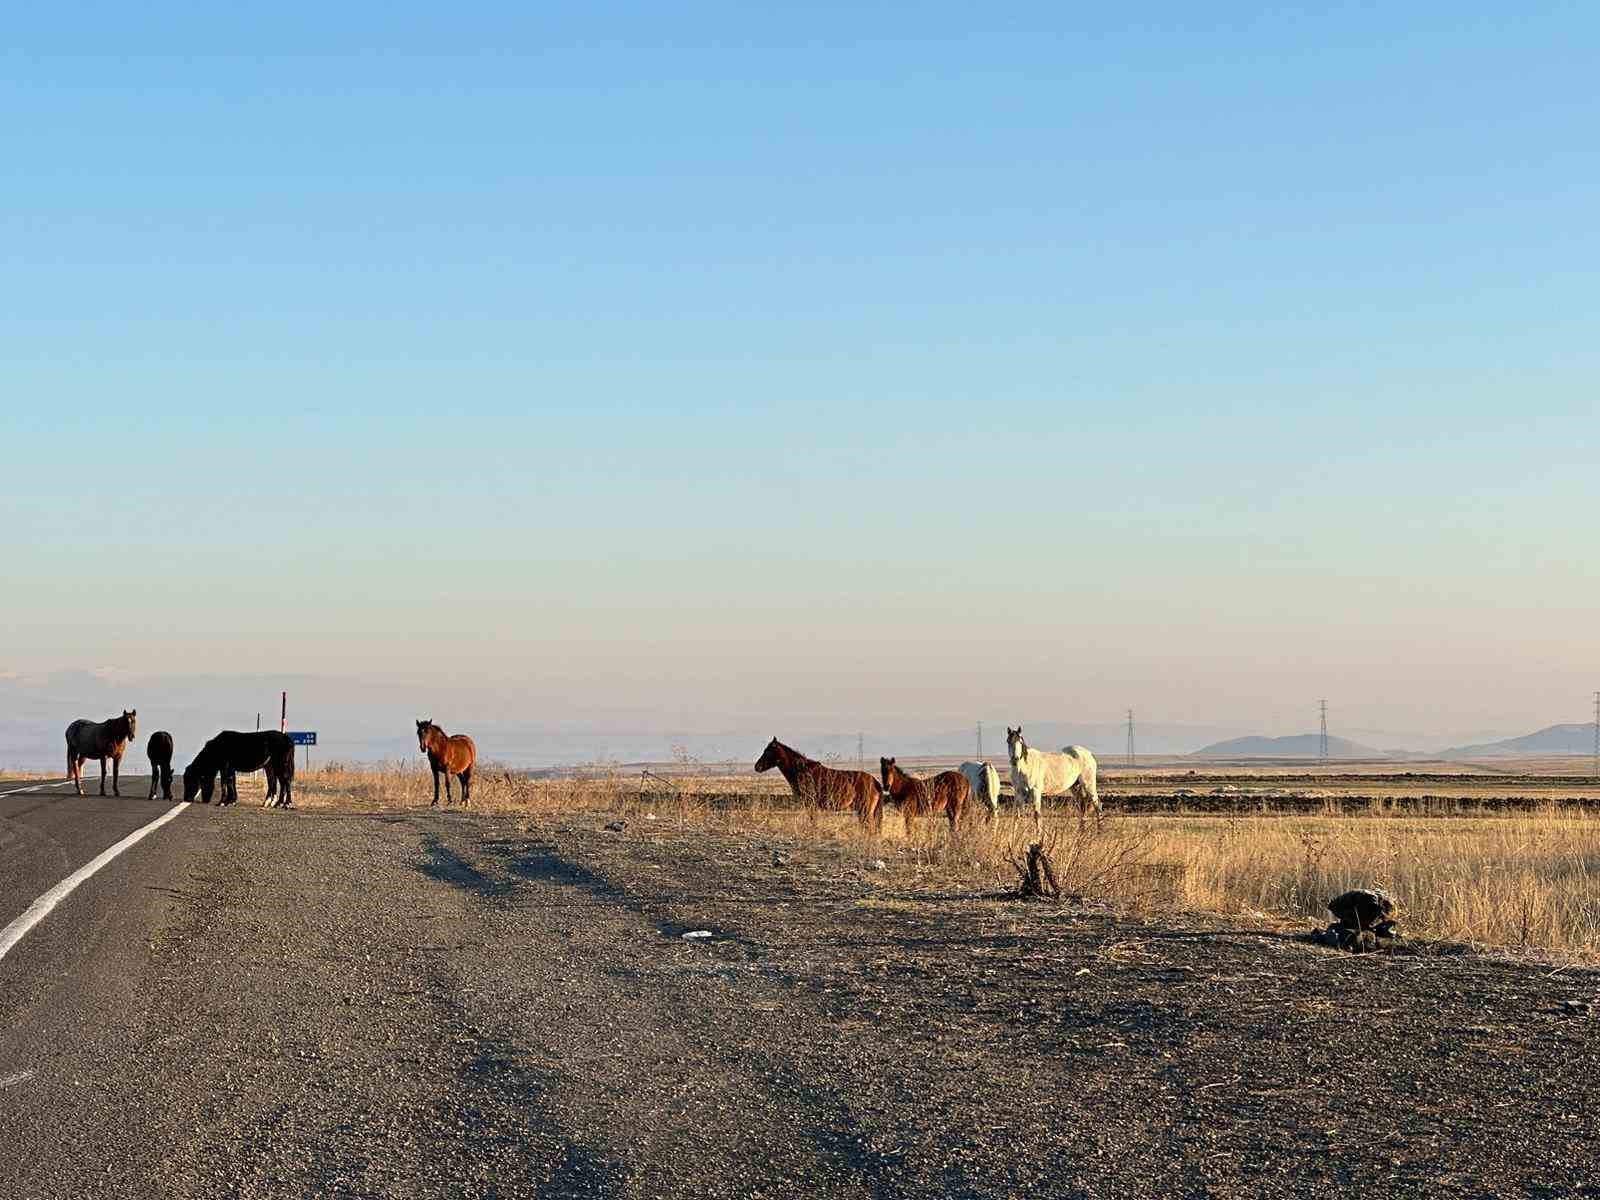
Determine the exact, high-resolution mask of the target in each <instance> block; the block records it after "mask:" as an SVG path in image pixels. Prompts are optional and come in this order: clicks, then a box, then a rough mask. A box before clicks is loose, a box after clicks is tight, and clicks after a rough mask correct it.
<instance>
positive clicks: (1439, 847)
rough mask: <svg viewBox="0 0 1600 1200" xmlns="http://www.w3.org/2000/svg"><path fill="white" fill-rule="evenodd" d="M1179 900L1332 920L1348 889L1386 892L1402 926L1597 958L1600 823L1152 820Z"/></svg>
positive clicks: (1503, 818)
mask: <svg viewBox="0 0 1600 1200" xmlns="http://www.w3.org/2000/svg"><path fill="white" fill-rule="evenodd" d="M1150 824H1152V825H1155V826H1157V831H1156V835H1155V837H1154V840H1153V843H1152V846H1151V852H1152V855H1153V857H1154V858H1155V860H1156V861H1167V862H1173V863H1179V864H1181V865H1182V872H1183V873H1182V889H1181V900H1182V903H1183V904H1184V905H1185V906H1186V907H1189V908H1195V909H1201V910H1206V911H1212V912H1223V913H1263V914H1267V915H1272V916H1285V917H1308V918H1311V919H1313V920H1316V921H1319V922H1321V921H1327V920H1329V919H1330V918H1329V914H1328V910H1327V908H1326V905H1327V902H1328V900H1329V899H1330V898H1332V897H1333V896H1336V895H1338V894H1339V893H1340V892H1342V891H1345V890H1347V889H1349V888H1352V887H1371V886H1377V887H1381V888H1383V889H1384V890H1385V891H1387V892H1388V893H1389V894H1390V895H1392V896H1394V897H1395V899H1396V901H1397V902H1398V905H1399V909H1400V911H1399V920H1400V925H1401V927H1402V929H1404V930H1405V931H1406V932H1407V933H1412V934H1421V935H1424V936H1428V937H1436V938H1446V939H1450V940H1456V941H1471V942H1483V943H1486V944H1490V945H1497V946H1532V947H1540V948H1545V949H1554V950H1564V951H1571V952H1576V953H1581V954H1584V955H1597V954H1600V819H1597V818H1596V817H1595V816H1592V815H1590V814H1589V813H1588V812H1586V811H1585V810H1583V809H1580V808H1563V807H1560V806H1554V805H1552V806H1548V807H1545V808H1542V809H1538V810H1534V811H1532V812H1522V813H1515V814H1506V815H1497V816H1472V817H1459V818H1425V817H1405V816H1385V815H1370V816H1348V817H1303V818H1283V817H1280V818H1254V817H1216V816H1189V817H1171V818H1166V819H1161V818H1152V819H1151V820H1150Z"/></svg>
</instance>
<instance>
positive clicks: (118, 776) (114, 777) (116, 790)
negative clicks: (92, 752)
mask: <svg viewBox="0 0 1600 1200" xmlns="http://www.w3.org/2000/svg"><path fill="white" fill-rule="evenodd" d="M111 794H112V795H113V796H120V795H122V755H120V754H113V755H112V756H111Z"/></svg>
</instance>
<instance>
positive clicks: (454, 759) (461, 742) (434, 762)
mask: <svg viewBox="0 0 1600 1200" xmlns="http://www.w3.org/2000/svg"><path fill="white" fill-rule="evenodd" d="M417 749H418V750H421V751H422V752H423V753H424V754H426V755H427V756H428V765H429V766H430V767H432V768H433V804H432V805H431V806H430V807H432V808H438V807H439V776H440V775H443V776H444V802H445V803H446V804H449V803H450V776H452V775H455V776H457V777H458V778H459V779H460V780H461V803H462V804H471V803H472V765H473V764H474V763H475V762H477V761H478V747H477V746H476V745H474V744H473V741H472V739H471V738H469V737H468V736H467V735H466V734H464V733H457V734H447V733H445V731H444V730H442V729H440V728H439V727H438V726H437V725H435V724H434V723H433V722H432V721H418V722H417Z"/></svg>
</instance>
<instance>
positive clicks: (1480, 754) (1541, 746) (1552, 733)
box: [1439, 721, 1594, 758]
mask: <svg viewBox="0 0 1600 1200" xmlns="http://www.w3.org/2000/svg"><path fill="white" fill-rule="evenodd" d="M1593 753H1594V724H1593V723H1592V722H1589V721H1585V722H1584V723H1583V724H1581V725H1549V726H1546V727H1545V728H1544V729H1541V730H1539V731H1538V732H1537V733H1530V734H1526V735H1524V736H1523V737H1515V738H1505V739H1504V740H1503V741H1498V742H1482V743H1480V744H1478V745H1476V746H1455V747H1452V748H1451V749H1449V750H1442V751H1440V753H1439V757H1440V758H1497V757H1500V756H1502V755H1506V756H1510V755H1517V754H1593Z"/></svg>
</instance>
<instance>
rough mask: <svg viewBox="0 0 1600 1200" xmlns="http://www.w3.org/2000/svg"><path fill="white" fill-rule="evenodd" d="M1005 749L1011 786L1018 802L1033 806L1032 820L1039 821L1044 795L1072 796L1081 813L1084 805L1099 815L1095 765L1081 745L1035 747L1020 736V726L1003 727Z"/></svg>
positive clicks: (1096, 768)
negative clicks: (1055, 748)
mask: <svg viewBox="0 0 1600 1200" xmlns="http://www.w3.org/2000/svg"><path fill="white" fill-rule="evenodd" d="M1006 751H1007V753H1009V754H1010V755H1011V787H1012V789H1013V790H1014V791H1015V792H1016V794H1017V800H1018V802H1019V803H1022V804H1031V805H1033V821H1034V824H1035V825H1037V824H1039V823H1040V820H1041V813H1040V808H1041V805H1042V802H1043V800H1044V798H1045V797H1046V796H1069V795H1070V796H1076V797H1077V798H1078V812H1079V815H1080V816H1081V815H1082V814H1083V812H1084V811H1085V808H1086V807H1092V808H1093V809H1094V811H1095V815H1096V816H1098V815H1099V814H1100V790H1099V788H1098V786H1097V785H1096V776H1097V775H1098V774H1099V766H1098V764H1096V762H1095V761H1094V755H1093V754H1091V753H1090V752H1089V751H1088V750H1087V749H1086V748H1085V747H1083V746H1068V747H1067V748H1066V749H1065V750H1063V751H1062V752H1061V753H1060V754H1051V753H1049V752H1048V751H1045V750H1035V749H1033V748H1032V747H1031V746H1029V745H1028V743H1027V742H1026V741H1024V740H1023V737H1022V727H1021V726H1018V727H1017V728H1016V729H1012V728H1010V727H1009V726H1008V727H1007V729H1006Z"/></svg>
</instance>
